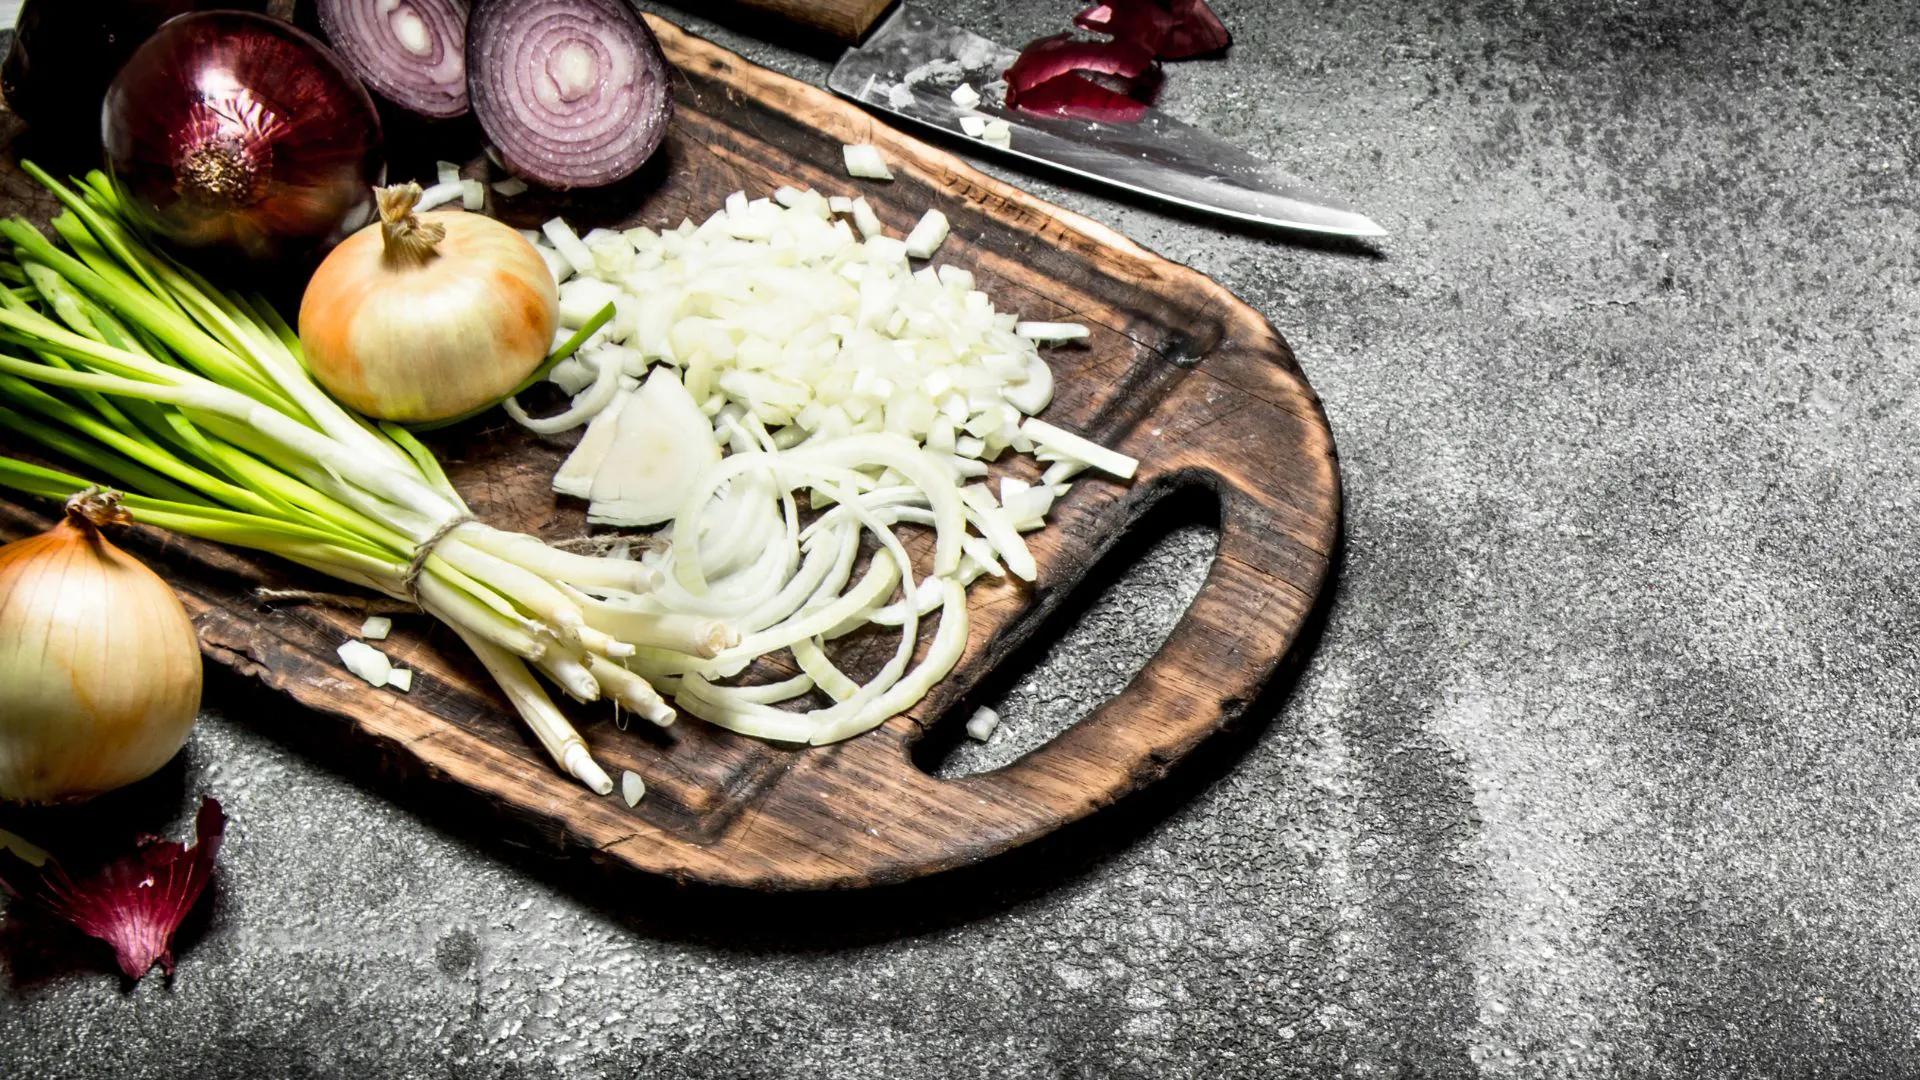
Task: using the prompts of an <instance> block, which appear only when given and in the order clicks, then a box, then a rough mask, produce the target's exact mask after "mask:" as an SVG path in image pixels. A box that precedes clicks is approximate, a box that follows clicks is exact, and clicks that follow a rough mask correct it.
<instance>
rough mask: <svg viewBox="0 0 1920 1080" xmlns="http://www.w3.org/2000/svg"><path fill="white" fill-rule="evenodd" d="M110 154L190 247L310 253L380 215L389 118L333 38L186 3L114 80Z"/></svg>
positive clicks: (139, 202)
mask: <svg viewBox="0 0 1920 1080" xmlns="http://www.w3.org/2000/svg"><path fill="white" fill-rule="evenodd" d="M104 127H105V134H106V151H107V167H108V171H109V172H110V173H111V174H112V176H113V180H114V185H115V187H116V189H117V190H118V191H119V193H120V196H121V198H122V199H123V200H124V201H125V202H126V205H127V208H128V210H129V211H130V212H131V213H132V214H133V215H134V216H135V217H136V218H137V220H139V221H140V222H141V223H142V224H143V225H145V226H147V227H148V228H150V229H152V230H153V231H154V232H155V233H158V234H159V235H160V236H162V237H164V238H166V239H168V240H171V241H173V242H175V243H177V244H180V245H182V246H184V247H190V248H215V249H224V250H230V251H236V252H239V253H242V254H244V255H246V256H248V257H249V258H254V259H262V258H275V257H280V256H296V257H304V256H305V255H308V254H310V253H312V252H313V251H314V250H316V249H323V248H326V247H331V246H332V245H333V244H336V243H338V242H339V241H340V240H342V239H344V238H345V237H346V236H347V235H348V234H349V233H351V232H353V231H354V230H356V229H358V228H360V227H361V226H363V225H365V224H366V223H367V222H369V221H371V220H372V218H373V185H374V184H376V183H378V182H379V181H380V180H381V178H382V174H383V173H384V166H383V165H382V163H381V158H380V149H381V143H380V120H379V117H378V115H377V114H376V113H375V112H374V108H373V99H372V98H369V97H368V96H367V92H366V90H365V89H364V88H363V87H362V86H361V85H360V81H359V80H358V79H355V78H354V77H353V75H352V74H351V73H350V72H348V71H347V69H346V68H345V67H344V66H342V64H341V63H340V60H339V58H338V57H336V56H334V55H333V53H332V52H331V51H330V50H329V49H327V47H326V46H324V45H322V44H320V43H319V42H318V41H316V40H314V39H313V38H312V37H309V36H308V35H307V34H304V33H302V32H301V31H299V30H296V29H294V28H293V27H292V26H289V25H288V24H286V23H283V22H281V21H279V20H278V19H270V18H267V17H266V16H264V15H254V14H250V13H247V12H239V11H210V12H202V13H200V14H194V15H183V16H181V17H180V18H177V19H174V20H172V21H171V22H168V23H167V24H166V25H165V26H162V27H161V28H160V29H159V31H158V32H156V33H155V34H154V35H153V36H152V37H151V38H148V39H147V42H146V44H144V45H142V46H140V48H139V49H138V50H137V51H136V52H135V53H134V54H133V56H132V58H131V59H129V60H128V61H127V64H126V66H125V67H123V68H122V69H121V70H120V74H119V75H118V76H117V77H115V79H114V80H113V85H112V86H110V87H109V88H108V89H107V100H106V107H105V117H104Z"/></svg>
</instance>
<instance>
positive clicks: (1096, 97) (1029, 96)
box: [1007, 71, 1147, 124]
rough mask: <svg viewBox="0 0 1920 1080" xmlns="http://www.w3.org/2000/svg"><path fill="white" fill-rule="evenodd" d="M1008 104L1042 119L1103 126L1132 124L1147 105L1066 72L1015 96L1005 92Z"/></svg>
mask: <svg viewBox="0 0 1920 1080" xmlns="http://www.w3.org/2000/svg"><path fill="white" fill-rule="evenodd" d="M1007 103H1008V104H1010V105H1012V106H1013V107H1014V108H1016V109H1021V110H1024V111H1026V112H1030V113H1038V114H1040V115H1042V116H1070V117H1073V118H1075V119H1079V120H1097V121H1099V122H1101V123H1103V124H1132V123H1137V122H1138V121H1139V119H1140V118H1141V117H1143V116H1145V115H1146V114H1147V105H1146V102H1144V101H1138V100H1136V99H1134V98H1131V97H1128V96H1127V95H1125V94H1122V93H1120V92H1119V91H1117V90H1109V89H1107V88H1106V87H1104V86H1101V85H1100V84H1099V83H1097V82H1094V81H1093V80H1092V79H1088V78H1085V77H1084V76H1080V75H1076V74H1074V73H1073V72H1071V71H1069V72H1066V73H1064V74H1061V75H1055V76H1054V77H1053V78H1051V79H1048V80H1046V81H1045V82H1042V83H1036V84H1035V85H1033V86H1032V87H1031V88H1029V89H1027V90H1024V91H1020V92H1018V93H1016V92H1015V91H1013V90H1012V89H1011V88H1009V89H1008V90H1007Z"/></svg>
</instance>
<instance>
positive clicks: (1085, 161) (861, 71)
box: [762, 0, 1386, 237]
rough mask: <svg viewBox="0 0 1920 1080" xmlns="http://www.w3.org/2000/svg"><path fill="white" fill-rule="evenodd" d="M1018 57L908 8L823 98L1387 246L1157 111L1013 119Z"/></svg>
mask: <svg viewBox="0 0 1920 1080" xmlns="http://www.w3.org/2000/svg"><path fill="white" fill-rule="evenodd" d="M762 2H765V0H762ZM1015 55H1016V54H1015V52H1014V51H1013V50H1012V49H1008V48H1005V47H1003V46H1001V45H998V44H995V43H994V42H992V41H989V40H987V39H986V38H983V37H981V36H979V35H978V34H973V33H969V32H968V31H965V30H961V29H957V28H955V27H951V26H947V25H945V24H943V23H941V22H940V21H938V20H937V19H934V18H933V17H931V16H929V15H926V14H924V13H923V12H920V11H917V10H915V9H914V8H912V7H910V6H908V5H904V4H903V5H901V6H900V7H899V8H897V9H896V10H895V11H894V12H893V14H891V15H889V16H888V17H887V19H886V21H885V22H884V23H882V24H881V25H880V27H879V28H878V29H876V30H875V31H874V32H873V34H872V35H871V36H870V37H869V38H868V39H867V41H866V42H865V43H864V44H862V45H860V46H859V47H857V48H854V49H850V50H848V51H847V53H846V55H845V56H843V57H841V59H840V62H839V63H838V64H837V65H835V66H834V69H833V74H832V75H831V76H830V77H829V78H828V79H827V86H828V87H830V88H831V89H832V90H833V91H834V92H835V93H838V94H840V95H842V96H844V97H847V98H851V99H852V100H854V101H857V102H859V103H861V104H862V105H865V106H867V107H868V108H870V109H874V110H877V111H880V112H885V113H890V114H892V115H894V116H899V117H904V118H905V119H908V120H912V121H914V122H915V123H918V124H922V125H925V126H928V127H933V128H938V129H940V130H941V131H944V132H947V133H949V134H952V135H958V136H960V137H962V138H966V135H965V133H964V132H963V131H962V129H961V126H960V118H961V117H962V116H964V115H967V114H969V113H973V114H977V115H979V116H981V117H984V118H986V119H1000V120H1005V121H1007V122H1008V123H1009V125H1010V126H1011V128H1012V142H1011V145H1010V146H1009V147H1006V148H999V147H995V146H993V145H992V144H989V143H986V142H982V141H980V140H979V139H969V140H968V141H969V143H970V144H971V145H972V148H973V149H976V150H979V151H982V152H984V151H989V150H996V149H998V150H999V151H1000V152H1001V153H1003V154H1007V155H1010V156H1012V157H1015V158H1020V159H1023V160H1026V161H1031V162H1038V163H1040V164H1043V165H1048V166H1051V167H1053V168H1056V169H1061V170H1064V171H1066V172H1069V173H1073V174H1075V175H1077V176H1083V177H1086V178H1088V179H1091V180H1097V181H1100V182H1101V183H1105V184H1111V185H1113V186H1115V187H1119V188H1124V189H1126V190H1128V191H1132V192H1136V193H1138V194H1141V195H1146V196H1150V197H1152V198H1156V199H1161V200H1164V201H1166V202H1170V203H1174V204H1177V205H1180V206H1185V207H1189V208H1191V209H1194V210H1200V211H1205V212H1207V213H1212V214H1219V215H1222V216H1224V217H1229V218H1235V219H1238V220H1241V221H1251V222H1257V223H1261V224H1265V225H1276V226H1280V227H1283V228H1288V229H1298V230H1302V231H1306V232H1314V233H1324V234H1330V235H1334V236H1353V237H1366V236H1384V235H1386V230H1385V229H1382V228H1381V227H1380V226H1379V225H1377V224H1375V223H1374V222H1373V221H1372V220H1371V219H1369V218H1368V217H1366V216H1365V215H1364V214H1361V213H1358V212H1357V211H1355V210H1353V209H1352V208H1350V207H1348V206H1347V205H1346V204H1345V203H1342V202H1341V201H1340V200H1338V199H1336V198H1334V197H1332V196H1330V195H1327V194H1325V193H1322V192H1319V191H1316V190H1314V189H1313V188H1311V187H1309V186H1308V185H1307V184H1306V183H1305V182H1303V181H1301V180H1299V179H1297V178H1295V177H1293V176H1290V175H1288V174H1286V173H1284V172H1281V171H1280V170H1278V169H1276V168H1274V167H1273V166H1272V165H1269V164H1268V163H1267V162H1264V161H1262V160H1260V159H1259V158H1257V157H1255V156H1253V155H1252V154H1249V153H1247V152H1246V151H1244V150H1240V149H1238V148H1237V147H1234V146H1231V145H1229V144H1227V143H1225V142H1222V141H1220V140H1219V139H1216V138H1214V137H1213V136H1211V135H1208V134H1206V133H1205V132H1202V131H1200V130H1198V129H1196V128H1193V127H1189V126H1188V125H1186V124H1183V123H1181V122H1180V121H1178V120H1175V119H1173V118H1172V117H1170V116H1167V115H1165V114H1163V113H1161V112H1159V111H1158V110H1154V109H1148V110H1147V114H1146V116H1145V117H1143V118H1141V119H1140V120H1139V121H1138V122H1136V123H1131V124H1106V123H1097V122H1094V121H1091V120H1076V119H1068V118H1065V117H1053V116H1038V115H1035V114H1032V113H1027V112H1023V111H1021V110H1018V109H1009V108H1007V107H1005V106H1004V105H1002V104H1001V103H1000V95H999V94H996V93H992V92H989V84H991V83H994V82H996V81H997V80H999V78H1000V73H1001V72H1003V71H1005V70H1006V69H1007V65H1009V64H1011V63H1013V59H1014V56H1015ZM961 82H965V83H967V84H968V85H970V86H972V87H973V89H974V90H976V91H979V92H980V93H981V97H982V100H981V101H980V103H979V104H978V105H977V106H974V107H973V108H971V109H963V108H961V107H960V106H959V105H957V104H955V103H954V101H953V98H952V93H953V90H954V88H955V87H956V86H958V85H959V84H960V83H961Z"/></svg>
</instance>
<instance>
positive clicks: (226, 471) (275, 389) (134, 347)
mask: <svg viewBox="0 0 1920 1080" xmlns="http://www.w3.org/2000/svg"><path fill="white" fill-rule="evenodd" d="M23 167H24V168H25V169H26V171H27V172H28V173H30V174H31V175H32V176H33V177H34V178H35V179H37V180H38V181H40V182H41V183H42V184H44V185H45V186H46V187H47V188H48V189H49V190H51V191H52V192H53V193H54V195H55V196H56V197H57V198H58V199H59V200H60V202H61V203H62V204H63V205H64V206H65V208H66V209H65V212H64V213H62V214H60V215H59V216H58V217H57V218H55V219H54V222H53V227H54V231H55V232H56V233H57V234H58V236H59V237H60V240H61V241H62V243H61V244H59V245H56V244H55V243H53V242H52V241H49V240H48V239H47V238H46V237H45V236H43V235H42V234H41V233H39V232H38V231H37V230H35V229H34V228H33V227H32V226H31V225H30V224H28V223H27V222H25V221H22V220H18V219H15V220H12V221H7V222H0V237H4V239H5V241H6V244H7V246H8V248H9V249H10V251H9V252H8V255H9V257H7V258H5V259H0V281H4V282H6V283H9V284H10V285H14V286H15V287H9V288H3V289H0V425H3V426H4V427H5V428H6V429H7V430H8V431H10V432H11V433H12V437H13V439H14V441H16V442H19V441H31V442H33V443H37V444H39V445H40V446H41V447H42V448H44V449H46V450H48V451H51V452H52V453H53V454H55V455H58V456H61V457H64V458H67V459H69V460H71V461H72V462H73V463H74V465H75V466H77V467H78V468H79V469H80V470H81V471H82V472H84V473H85V474H86V475H85V476H81V475H73V474H69V473H67V472H64V471H61V470H57V469H51V468H47V467H44V466H41V465H36V464H33V463H29V462H26V461H22V460H18V459H14V458H8V457H0V486H5V487H9V488H12V489H14V490H16V491H20V492H23V493H26V494H29V495H35V496H39V497H44V498H53V499H65V498H67V497H69V496H71V495H73V494H75V493H76V492H79V491H82V490H84V489H86V488H87V487H89V486H91V485H92V484H93V483H95V482H96V481H103V482H108V483H111V484H113V485H114V486H115V487H117V488H119V489H120V490H123V491H125V492H127V495H126V497H125V499H124V500H123V503H122V505H123V506H124V508H125V509H126V511H127V512H128V513H129V514H131V515H132V516H133V518H134V519H135V520H137V521H140V522H143V523H145V524H149V525H153V526H156V527H159V528H163V529H168V530H171V531H174V532H178V533H182V534H186V535H191V536H197V537H201V538H203V539H207V540H213V541H217V542H221V543H227V544H234V545H238V546H242V547H249V548H254V549H257V550H261V551H266V552H270V553H273V554H275V555H279V556H281V557H283V558H286V559H289V560H291V561H293V562H296V563H299V564H301V565H303V566H307V567H311V568H313V569H316V570H319V571H321V572H323V573H326V574H330V575H332V576H334V577H336V578H339V579H341V580H344V581H348V582H352V583H354V584H357V585H361V586H365V587H367V588H370V589H375V590H378V591H380V592H382V593H385V594H387V595H389V596H393V597H396V598H400V599H406V600H412V601H415V602H417V603H418V604H419V605H420V606H421V607H422V608H423V609H424V610H426V611H427V612H428V613H429V614H431V615H433V616H434V617H435V618H437V619H439V620H440V621H442V622H444V623H446V624H447V625H448V626H450V627H451V628H452V629H453V630H454V631H455V632H456V633H457V634H459V636H460V637H461V639H462V640H464V641H466V642H467V643H468V645H470V646H471V647H472V648H473V650H474V652H475V653H476V654H477V655H478V656H479V657H480V659H481V661H482V663H484V664H485V666H486V667H487V669H488V671H489V672H491V673H492V674H493V676H494V678H495V679H496V680H497V681H498V682H499V683H500V685H501V688H502V689H503V690H504V691H505V692H506V695H507V697H508V698H509V700H511V701H512V702H513V705H514V707H515V708H516V709H517V710H518V711H519V713H520V714H521V716H522V717H523V718H525V720H526V721H527V723H528V726H529V727H531V728H532V729H533V732H534V734H535V735H536V737H537V738H538V739H539V741H540V742H541V744H542V745H543V746H544V747H545V748H546V749H547V751H548V753H550V754H551V755H552V756H553V758H554V760H555V761H556V762H558V763H559V764H560V765H561V767H562V768H563V769H565V770H566V771H567V772H568V773H569V774H570V775H572V776H574V777H576V778H578V779H580V780H581V781H582V782H583V783H585V784H587V785H588V786H589V787H591V788H593V789H594V790H595V791H597V792H600V793H602V794H606V793H608V792H610V791H611V790H612V788H613V783H612V780H611V778H609V777H608V776H607V774H606V772H605V771H604V770H602V769H601V768H600V766H599V765H597V764H595V763H594V761H593V759H592V756H591V754H590V753H589V752H588V750H587V747H586V744H585V742H584V741H583V740H582V739H581V737H580V735H579V733H578V732H577V731H575V730H574V728H573V726H572V725H571V724H570V723H569V722H568V721H567V719H566V717H565V716H564V715H563V714H562V713H561V712H560V711H559V710H558V709H557V708H555V707H554V705H553V702H552V701H551V699H549V697H548V696H547V693H546V691H545V690H544V689H543V688H542V687H541V685H540V683H539V682H538V681H537V680H536V679H535V678H534V676H533V675H532V673H531V671H530V669H529V665H532V666H534V667H537V668H539V669H540V670H541V671H543V672H545V673H546V674H548V675H549V676H550V677H552V678H553V679H554V681H555V682H556V683H557V684H559V685H560V686H561V687H562V688H563V689H565V690H566V691H567V692H568V693H569V694H571V695H572V696H574V697H577V698H580V699H581V700H589V701H591V700H602V699H611V700H613V701H614V702H616V703H618V704H619V705H620V706H622V707H625V708H627V709H630V710H632V711H635V712H638V713H640V714H641V715H643V716H645V717H647V718H648V719H649V720H652V721H653V722H655V723H660V724H665V723H669V722H671V721H672V719H673V711H672V709H670V708H669V707H667V705H666V704H665V702H664V701H663V700H662V699H661V697H660V695H659V694H658V693H656V692H655V691H654V689H653V687H652V686H651V685H650V684H648V682H647V681H646V679H645V678H643V677H642V676H641V675H639V674H637V673H636V672H635V671H634V670H632V669H630V668H629V667H628V662H629V661H630V660H631V659H632V658H634V657H635V655H636V652H637V651H638V647H640V646H644V649H645V652H646V653H647V655H648V656H649V657H652V658H653V659H654V660H655V661H656V662H660V661H663V660H670V658H671V657H674V656H683V657H687V658H689V659H691V660H694V661H695V662H697V661H698V660H703V659H705V658H709V657H712V656H714V655H715V654H717V653H719V652H721V651H722V650H724V649H726V648H728V647H730V646H731V645H733V644H734V643H735V641H736V636H735V635H734V634H733V632H732V631H731V629H729V628H728V627H727V626H726V625H725V624H724V623H719V622H716V621H715V620H698V619H686V618H683V617H678V616H650V615H648V614H646V613H644V612H642V611H637V610H636V611H634V612H631V613H623V617H622V618H621V619H620V620H618V621H617V622H610V621H609V620H604V619H598V618H593V619H590V618H589V616H588V609H589V608H591V607H592V606H593V605H591V604H587V605H583V603H582V602H581V601H582V599H583V598H585V599H592V598H590V597H586V596H585V593H584V592H583V591H582V590H591V591H592V592H593V593H595V594H596V595H597V596H599V597H603V598H604V597H613V598H618V597H626V598H627V599H628V600H629V601H633V600H637V599H639V598H640V597H641V596H642V595H643V594H644V593H646V592H647V591H648V590H649V589H650V588H651V587H652V586H653V585H654V583H655V581H656V579H657V578H656V575H655V574H654V572H653V571H651V570H649V569H648V568H646V567H643V566H640V565H638V564H636V563H631V562H625V561H623V560H617V559H602V558H592V557H587V556H582V555H577V554H573V553H570V552H564V551H558V550H556V549H553V548H549V547H547V546H546V545H545V544H543V543H541V542H540V541H538V540H536V539H534V538H533V537H530V536H523V535H518V534H513V533H507V532H502V531H500V530H497V529H494V528H491V527H489V526H487V525H485V524H483V523H480V522H477V521H474V520H472V519H471V515H470V511H469V510H468V507H467V505H466V503H465V502H464V501H463V500H462V499H461V497H460V495H459V493H458V492H456V491H455V490H454V489H453V486H452V485H451V484H450V483H449V482H448V480H447V477H446V475H445V473H444V472H442V471H441V469H440V467H439V465H438V464H437V463H436V462H435V461H434V459H433V456H432V454H431V453H430V452H429V451H428V450H427V449H426V448H425V447H424V446H422V445H421V444H420V443H419V441H418V440H417V439H415V438H414V437H413V436H412V435H411V434H410V433H408V432H407V431H406V430H405V429H403V428H400V427H397V426H394V425H390V424H380V425H377V426H376V425H374V424H371V423H369V422H367V421H366V420H364V419H362V418H360V417H358V416H355V415H353V414H351V413H349V412H347V411H346V410H344V409H342V408H341V407H340V406H339V405H337V404H335V403H334V401H333V400H332V399H331V398H329V397H328V396H327V395H326V394H325V393H323V392H322V391H321V390H320V389H319V387H318V386H316V385H315V384H314V382H313V381H312V379H310V378H309V377H308V375H307V371H306V368H305V365H304V362H303V359H302V356H301V352H300V345H299V339H298V337H297V336H296V335H295V334H294V332H293V330H292V329H291V328H290V327H289V326H287V324H286V323H285V322H284V321H283V320H282V319H281V318H280V317H279V316H278V315H277V314H276V313H275V312H274V310H273V309H272V307H271V306H269V305H268V304H267V303H266V302H265V301H264V300H263V299H261V298H259V297H250V296H243V295H240V294H237V293H231V292H226V291H222V290H220V289H217V288H215V287H214V286H212V285H211V284H210V283H208V282H207V281H206V280H205V279H204V278H202V277H200V276H199V275H198V274H196V273H195V272H194V271H192V270H191V269H189V268H187V267H185V266H183V265H181V264H180V263H178V262H175V261H174V260H173V259H171V258H170V257H168V256H167V255H165V254H163V253H160V252H158V251H156V250H154V249H152V248H150V247H148V246H147V245H146V244H145V243H144V242H143V241H142V240H141V239H140V238H139V237H138V236H137V235H136V234H135V233H134V232H133V231H132V230H131V229H130V228H129V227H128V225H127V223H126V219H125V218H124V216H123V215H122V214H121V211H120V207H119V204H118V202H117V200H116V198H115V196H114V194H113V192H112V190H111V188H110V187H109V186H108V184H107V183H106V181H105V179H104V177H101V176H100V175H99V174H94V175H92V176H90V177H88V179H87V180H86V181H85V182H83V183H79V184H76V185H75V186H74V187H72V188H69V187H68V186H66V185H63V184H61V183H59V182H57V181H55V180H54V179H53V178H52V177H50V176H47V175H46V174H45V173H44V172H42V171H40V170H39V169H37V168H35V167H34V166H33V165H31V164H30V163H23ZM16 283H17V284H16ZM610 314H611V311H607V312H602V313H601V315H600V316H599V318H597V319H596V320H593V321H592V322H590V323H589V325H587V326H583V327H581V328H580V330H581V332H580V333H578V334H576V335H575V336H574V338H573V339H572V340H571V341H569V342H568V343H567V344H566V345H563V346H562V347H561V349H560V350H559V351H558V355H557V356H556V358H555V359H556V360H557V359H558V358H559V357H563V356H564V355H565V354H566V353H568V352H570V351H571V350H572V348H574V347H577V345H578V343H579V342H580V341H582V340H584V339H585V338H586V337H588V336H590V335H591V334H592V333H593V332H594V330H596V329H598V325H599V323H601V322H604V321H605V318H606V317H608V316H609V315H610ZM549 366H551V365H550V364H549ZM423 549H424V553H423ZM416 563H417V565H416ZM604 602H606V601H599V600H597V601H595V603H604ZM610 627H611V628H612V630H613V632H609V628H610ZM621 634H624V635H626V639H624V640H623V638H622V637H621V636H620V635H621Z"/></svg>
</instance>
